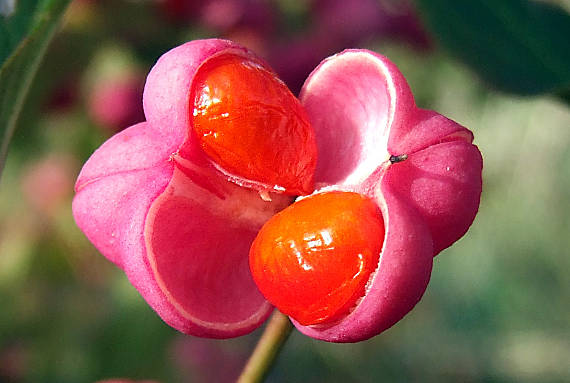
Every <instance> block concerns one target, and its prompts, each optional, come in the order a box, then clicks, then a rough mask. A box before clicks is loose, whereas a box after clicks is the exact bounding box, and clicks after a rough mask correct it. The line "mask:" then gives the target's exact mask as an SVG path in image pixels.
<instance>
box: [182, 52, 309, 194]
mask: <svg viewBox="0 0 570 383" xmlns="http://www.w3.org/2000/svg"><path fill="white" fill-rule="evenodd" d="M190 103H191V104H190V106H191V111H192V112H193V117H192V118H193V119H192V123H193V129H194V132H195V135H196V138H197V140H198V142H199V144H200V146H201V147H202V149H203V150H204V152H206V154H207V155H208V156H209V157H210V158H211V159H212V160H213V161H214V163H216V164H217V165H218V166H219V167H220V168H221V169H222V170H223V171H225V172H227V173H229V174H231V175H234V176H238V177H241V178H243V179H245V180H247V181H253V184H257V185H261V187H260V188H261V189H265V190H274V191H282V192H285V193H287V194H292V195H305V194H310V193H311V192H312V191H313V173H314V170H315V166H316V156H317V149H316V144H315V137H314V132H313V130H312V128H311V125H310V123H309V120H308V117H307V115H306V113H305V111H304V110H303V108H302V106H301V104H300V103H299V101H298V100H297V98H296V97H295V96H294V95H293V94H292V93H291V92H290V91H289V89H288V88H287V86H286V85H285V84H284V83H283V82H282V81H281V80H279V79H278V78H277V76H276V74H275V73H274V72H272V71H271V70H270V69H269V68H267V67H266V66H265V65H264V64H263V63H262V62H260V61H258V60H256V59H254V58H252V57H249V56H247V57H246V56H244V55H242V54H238V53H223V54H220V55H217V56H214V57H212V58H210V59H208V61H206V62H205V63H204V64H203V65H202V66H201V67H200V68H199V69H198V71H197V73H196V76H195V78H194V81H193V93H192V94H191V96H190ZM245 184H247V182H246V183H245Z"/></svg>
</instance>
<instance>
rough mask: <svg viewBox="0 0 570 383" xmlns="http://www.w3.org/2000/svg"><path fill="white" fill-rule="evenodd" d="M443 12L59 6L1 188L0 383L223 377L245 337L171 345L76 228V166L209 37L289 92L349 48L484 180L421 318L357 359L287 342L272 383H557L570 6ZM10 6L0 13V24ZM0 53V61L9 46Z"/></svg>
mask: <svg viewBox="0 0 570 383" xmlns="http://www.w3.org/2000/svg"><path fill="white" fill-rule="evenodd" d="M24 3H25V4H27V5H26V6H29V7H32V8H30V9H33V2H30V1H23V2H22V4H24ZM47 3H49V0H48V1H47ZM455 3H456V2H453V1H451V2H446V1H442V0H439V1H434V2H429V1H427V0H426V1H420V0H418V1H417V3H411V2H409V1H395V0H394V1H390V0H343V1H341V0H312V1H309V0H306V1H293V0H273V1H269V0H267V1H262V0H213V1H183V0H162V1H159V0H146V1H142V0H140V1H134V0H132V1H121V0H100V1H96V0H74V1H72V3H71V5H70V7H69V8H68V9H67V12H66V14H65V18H64V22H63V24H62V28H61V29H60V31H59V33H58V34H57V36H56V37H55V39H54V41H53V42H52V44H51V46H50V47H49V50H48V51H47V55H46V57H45V59H44V60H43V62H42V63H41V65H40V66H39V71H38V73H37V76H36V79H35V81H34V82H33V85H32V88H31V89H30V92H29V97H28V98H27V99H26V102H25V104H24V105H23V108H22V110H23V113H22V114H21V115H20V118H19V120H18V123H17V129H16V131H15V134H14V137H13V140H12V143H11V146H10V151H9V155H8V160H7V163H6V168H5V171H4V174H3V175H2V180H1V184H0V303H1V309H0V382H63V383H65V382H93V381H97V380H103V379H109V378H112V377H125V378H130V379H135V380H144V379H151V380H156V381H160V382H164V383H166V382H225V381H233V380H234V379H235V377H236V376H237V375H238V373H239V371H240V369H241V367H242V365H243V363H244V362H245V359H246V358H247V357H248V355H249V353H250V352H251V350H252V348H253V346H254V344H255V342H256V340H257V338H258V337H259V335H260V331H259V330H258V331H256V332H254V333H253V334H251V335H248V336H245V337H242V338H238V339H232V340H225V341H216V340H208V339H200V338H194V337H189V336H183V335H181V334H179V333H177V332H176V331H174V330H172V329H171V328H169V327H168V326H166V325H165V324H164V323H163V322H162V321H161V320H160V319H159V318H158V317H157V316H156V315H155V314H154V313H153V312H152V310H151V309H150V308H149V307H148V306H147V305H146V303H145V302H144V301H143V300H142V299H141V298H140V297H139V295H138V294H137V293H136V291H135V290H134V288H132V287H131V286H130V284H129V283H128V281H127V280H126V278H125V276H124V274H123V273H122V272H121V271H120V270H119V269H117V268H115V267H114V266H113V265H112V264H111V263H110V262H108V261H106V260H105V259H104V258H103V257H102V256H101V255H99V254H98V252H97V251H96V250H95V249H94V248H93V247H92V246H91V245H90V243H89V242H88V241H87V240H86V239H85V238H84V236H83V235H82V233H81V232H80V231H79V230H78V229H77V227H76V226H75V224H74V222H73V219H72V217H71V206H70V203H71V198H72V196H73V183H74V180H75V177H76V176H77V174H78V172H79V169H80V167H81V164H82V163H83V162H84V161H85V160H86V159H87V158H88V157H89V155H90V154H91V153H92V151H93V150H94V149H95V148H97V147H98V146H99V145H100V144H101V143H102V142H103V141H104V140H105V139H106V138H108V137H109V136H111V135H112V134H114V133H115V132H117V131H119V130H121V129H123V128H125V127H126V126H128V125H129V124H132V123H134V122H137V121H140V120H141V119H143V118H144V117H143V115H142V110H141V92H142V86H143V84H144V76H145V74H146V73H147V72H148V70H149V69H150V67H151V66H152V64H153V63H154V62H155V60H156V59H157V58H158V57H159V56H160V55H161V54H162V53H164V52H165V51H166V50H168V49H170V48H172V47H174V46H176V45H178V44H180V43H182V42H184V41H187V40H190V39H196V38H204V37H225V38H230V39H234V40H236V41H239V42H241V43H242V44H244V45H246V46H248V47H250V48H251V49H253V50H255V51H256V52H258V53H259V54H260V55H262V56H263V57H265V58H266V59H267V60H268V61H269V62H270V63H271V65H272V66H273V67H274V68H275V69H276V70H277V71H278V72H279V73H280V75H281V76H282V78H283V79H284V80H285V81H286V82H287V83H288V85H289V86H290V87H291V89H293V91H294V92H297V91H298V90H299V89H300V86H301V85H302V82H303V81H304V79H305V78H306V76H307V75H308V73H309V72H310V71H311V70H312V69H313V68H314V67H315V66H316V65H317V64H318V62H319V61H320V60H322V59H323V58H324V57H326V56H328V55H330V54H332V53H335V52H337V51H340V50H342V49H344V48H349V47H365V48H369V49H372V50H375V51H377V52H380V53H382V54H384V55H387V56H388V57H389V58H390V59H391V60H393V61H394V62H395V63H396V64H397V65H398V66H399V67H400V69H401V70H402V72H403V73H404V75H405V76H406V77H407V79H408V81H409V82H410V85H411V87H412V90H413V91H414V94H415V95H416V98H417V103H418V105H420V106H421V107H424V108H430V109H435V110H438V111H439V112H441V113H442V114H444V115H446V116H448V117H450V118H452V119H454V120H456V121H458V122H459V123H461V124H463V125H465V126H467V127H469V128H470V129H472V130H473V132H474V133H475V137H476V138H475V143H476V144H477V145H478V146H479V147H480V149H481V151H482V153H483V157H484V161H485V168H484V193H483V197H482V201H481V209H480V213H479V215H478V217H477V219H476V220H475V223H474V225H473V227H472V228H471V229H470V231H469V233H468V235H467V236H466V237H465V238H463V239H461V240H460V241H459V242H458V243H457V244H456V245H454V246H453V247H452V248H450V249H448V250H446V251H444V252H443V253H442V254H441V255H439V256H438V257H437V258H436V259H435V265H434V270H433V276H432V279H431V283H430V286H429V287H428V290H427V292H426V294H425V296H424V298H423V300H422V301H421V302H420V303H419V304H418V306H417V307H416V308H415V309H414V310H413V311H412V312H411V313H410V314H409V315H408V316H407V317H406V318H404V320H402V321H401V322H399V323H398V324H396V325H395V326H394V327H393V328H392V329H390V330H388V331H387V332H385V333H383V334H381V335H380V336H377V337H376V338H373V339H371V340H369V341H366V342H361V343H357V344H348V345H337V344H328V343H324V342H319V341H315V340H313V339H310V338H307V337H304V336H302V335H300V334H299V333H295V332H294V333H293V335H292V337H291V339H290V340H289V343H288V344H287V345H286V346H285V348H284V351H283V354H282V355H281V357H280V358H279V359H278V362H277V364H276V366H275V368H274V369H273V371H272V373H271V375H270V376H269V378H268V381H270V382H301V381H303V382H377V381H378V382H379V381H382V382H471V381H473V382H565V381H566V382H567V381H570V369H569V366H570V351H569V350H570V325H569V324H570V306H569V303H570V273H569V270H570V257H569V255H570V252H569V249H570V235H569V234H570V218H569V217H570V109H569V108H568V104H567V103H566V102H565V100H568V97H567V95H568V89H570V88H569V87H568V85H570V82H569V81H568V79H569V76H570V70H569V66H568V65H570V64H569V63H570V60H566V58H567V57H568V56H567V55H568V54H569V52H570V46H569V45H568V44H569V42H568V41H569V40H568V37H569V36H570V34H568V33H565V31H567V30H568V28H569V27H570V23H567V22H566V21H567V20H568V13H567V12H568V10H569V9H570V3H569V2H568V1H540V2H537V1H514V0H513V1H511V0H509V1H505V2H493V1H482V0H480V1H472V2H469V3H470V6H469V7H467V6H463V8H462V6H457V5H454V4H455ZM457 3H458V4H463V3H461V2H457ZM17 4H18V2H16V1H10V0H0V5H1V6H0V14H1V15H2V17H3V18H4V19H2V20H1V21H2V22H3V23H4V21H5V20H8V21H9V18H10V16H9V15H10V12H11V10H10V9H11V8H14V7H13V6H14V5H16V6H17ZM30 4H31V5H30ZM465 4H466V3H465ZM537 9H538V11H537ZM545 9H546V11H545ZM545 14H546V16H544V15H545ZM521 15H522V16H521ZM525 15H526V16H525ZM529 15H530V16H529ZM552 15H554V16H552ZM499 16H500V17H499ZM461 17H464V18H465V20H464V21H463V22H461ZM521 17H522V18H521ZM525 17H526V18H527V19H525ZM528 17H531V18H533V19H535V20H534V21H530V22H529V21H528ZM544 17H546V19H544ZM549 17H551V18H552V19H548V18H549ZM492 20H494V21H492ZM497 20H499V21H500V23H499V24H497ZM501 20H502V21H501ZM537 20H538V21H537ZM487 23H489V24H487ZM493 23H494V24H493ZM5 25H7V24H0V27H4V26H5ZM524 25H528V26H529V27H528V28H526V29H525V28H524ZM0 30H1V31H2V33H4V34H5V33H6V30H5V29H4V30H2V29H1V28H0ZM487 32H488V33H487ZM18 33H19V32H18ZM482 35H484V37H481V36H482ZM4 36H7V35H6V34H5V35H4ZM462 39H463V40H462ZM1 41H2V40H0V42H1ZM493 41H494V44H492V43H491V42H493ZM529 47H530V48H529ZM564 47H565V48H566V49H564ZM0 48H2V49H3V51H2V52H1V53H2V55H0V57H1V58H2V59H4V58H5V57H7V56H8V53H10V48H11V46H2V47H0ZM463 48H464V49H463ZM510 48H513V50H512V52H511V51H509V49H510ZM515 48H516V49H515ZM529 49H530V51H531V52H534V53H533V54H532V55H530V56H529V55H527V53H528V50H529ZM537 49H538V50H537ZM531 56H532V57H531ZM513 63H514V64H513ZM552 63H554V64H552ZM511 64H512V65H516V66H517V67H516V69H513V67H512V66H511ZM551 64H552V65H551ZM545 68H546V69H545ZM549 68H550V69H549ZM553 68H554V69H553ZM0 75H1V73H0ZM0 77H1V76H0ZM513 79H514V80H513ZM521 81H526V82H525V83H524V84H523V83H521ZM513 84H514V85H517V84H519V85H520V86H513ZM529 84H530V85H529ZM3 85H5V84H0V88H1V87H2V86H3ZM505 92H506V93H505ZM0 94H1V95H2V97H3V98H4V99H3V100H0V103H7V102H9V101H10V100H9V99H8V98H9V97H11V94H10V92H7V93H6V92H4V93H1V92H0ZM522 95H526V97H523V96H522ZM528 95H532V97H529V96H528Z"/></svg>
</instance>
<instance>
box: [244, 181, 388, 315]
mask: <svg viewBox="0 0 570 383" xmlns="http://www.w3.org/2000/svg"><path fill="white" fill-rule="evenodd" d="M384 235H385V228H384V220H383V218H382V214H381V212H380V209H379V208H378V206H377V205H376V204H375V203H374V202H373V201H372V200H370V199H369V198H367V197H365V196H362V195H360V194H358V193H353V192H326V193H320V194H315V195H313V196H310V197H307V198H304V199H302V200H300V201H297V202H296V203H294V204H293V205H291V206H289V207H288V208H286V209H285V210H283V211H281V212H280V213H279V214H277V215H275V216H274V217H273V218H271V219H270V220H269V221H268V222H267V223H266V224H265V225H264V226H263V228H262V229H261V231H260V232H259V234H258V236H257V238H256V239H255V241H254V242H253V245H252V247H251V250H250V254H249V262H250V269H251V272H252V275H253V278H254V280H255V282H256V284H257V286H258V288H259V289H260V291H261V293H262V294H263V295H264V296H265V298H266V299H267V300H269V301H270V302H271V303H272V304H273V305H275V306H276V307H277V308H278V309H279V310H280V311H281V312H283V313H284V314H287V315H289V316H290V317H292V318H293V319H295V320H297V321H298V322H299V323H301V324H302V325H313V324H319V323H327V322H331V321H334V320H336V319H339V318H341V317H342V316H344V315H347V314H348V313H349V312H350V310H351V308H352V307H354V306H355V304H356V303H357V301H358V299H359V298H361V297H362V296H364V294H365V289H366V285H367V283H368V281H369V280H370V276H371V274H372V273H373V272H374V271H375V270H376V268H377V267H378V262H379V257H380V253H381V251H382V245H383V243H384Z"/></svg>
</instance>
